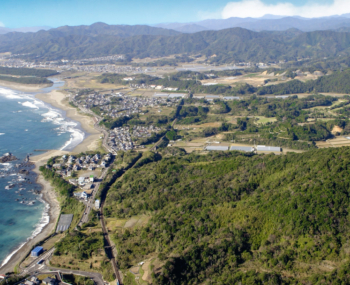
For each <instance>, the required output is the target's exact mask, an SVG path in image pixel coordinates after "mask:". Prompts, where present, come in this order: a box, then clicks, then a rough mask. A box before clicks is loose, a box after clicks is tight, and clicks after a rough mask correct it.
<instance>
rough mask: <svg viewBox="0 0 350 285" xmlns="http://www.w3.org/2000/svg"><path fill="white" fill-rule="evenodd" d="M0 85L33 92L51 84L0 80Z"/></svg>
mask: <svg viewBox="0 0 350 285" xmlns="http://www.w3.org/2000/svg"><path fill="white" fill-rule="evenodd" d="M0 86H3V87H6V88H10V89H14V90H17V91H22V92H35V91H40V90H41V89H43V88H46V87H50V86H52V85H51V84H19V83H15V82H9V81H2V80H0Z"/></svg>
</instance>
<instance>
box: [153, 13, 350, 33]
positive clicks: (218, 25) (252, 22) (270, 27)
mask: <svg viewBox="0 0 350 285" xmlns="http://www.w3.org/2000/svg"><path fill="white" fill-rule="evenodd" d="M156 27H160V28H165V29H172V30H176V31H179V32H181V33H195V32H201V31H206V30H222V29H228V28H237V27H239V28H245V29H248V30H252V31H284V30H288V29H292V28H295V29H298V30H301V31H304V32H310V31H317V30H336V29H339V28H342V27H350V16H349V14H344V15H341V16H332V17H322V18H302V17H298V16H294V17H283V16H274V15H266V16H264V17H262V18H238V17H232V18H228V19H210V20H204V21H199V22H192V23H163V24H158V25H156Z"/></svg>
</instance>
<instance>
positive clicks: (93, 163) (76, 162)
mask: <svg viewBox="0 0 350 285" xmlns="http://www.w3.org/2000/svg"><path fill="white" fill-rule="evenodd" d="M111 158H112V155H111V154H110V153H108V154H106V155H105V156H104V157H101V156H100V155H99V154H95V155H94V156H92V155H86V156H81V157H78V158H76V157H75V156H73V155H70V156H69V157H67V156H66V155H63V156H62V158H61V161H60V163H55V164H54V165H52V167H53V168H54V169H55V170H56V173H58V174H60V175H62V176H67V177H70V176H72V172H73V171H78V170H81V169H87V170H91V171H92V170H95V169H96V168H105V167H107V166H108V163H109V161H110V160H111ZM47 167H48V168H49V167H50V166H47Z"/></svg>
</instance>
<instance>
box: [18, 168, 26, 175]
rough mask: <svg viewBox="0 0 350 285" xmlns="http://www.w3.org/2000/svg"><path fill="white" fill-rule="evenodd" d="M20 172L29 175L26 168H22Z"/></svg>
mask: <svg viewBox="0 0 350 285" xmlns="http://www.w3.org/2000/svg"><path fill="white" fill-rule="evenodd" d="M18 173H19V174H24V175H29V171H28V170H25V169H21V170H20V171H19V172H18Z"/></svg>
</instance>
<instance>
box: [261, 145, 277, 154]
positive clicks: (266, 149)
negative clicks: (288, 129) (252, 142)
mask: <svg viewBox="0 0 350 285" xmlns="http://www.w3.org/2000/svg"><path fill="white" fill-rule="evenodd" d="M256 150H257V151H270V152H281V151H282V149H281V148H280V147H276V146H265V145H258V146H257V147H256Z"/></svg>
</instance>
